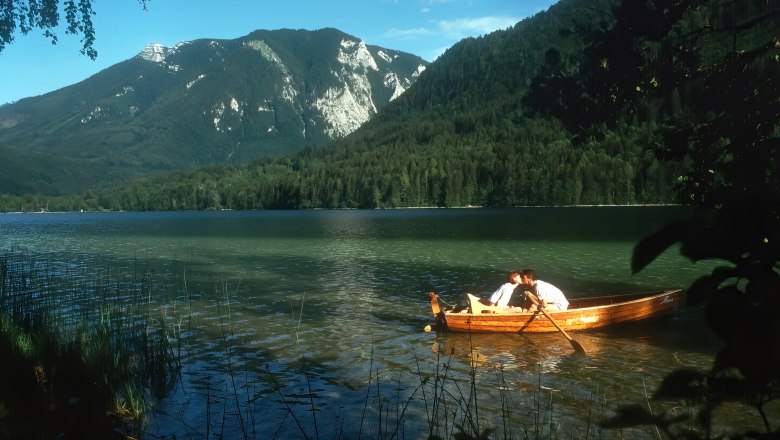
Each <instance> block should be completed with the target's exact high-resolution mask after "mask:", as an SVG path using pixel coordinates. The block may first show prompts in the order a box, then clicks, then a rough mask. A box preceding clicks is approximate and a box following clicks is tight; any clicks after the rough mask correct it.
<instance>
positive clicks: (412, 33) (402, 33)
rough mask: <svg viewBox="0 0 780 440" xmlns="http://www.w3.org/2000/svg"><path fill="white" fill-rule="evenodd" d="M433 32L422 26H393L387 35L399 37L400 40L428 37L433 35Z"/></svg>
mask: <svg viewBox="0 0 780 440" xmlns="http://www.w3.org/2000/svg"><path fill="white" fill-rule="evenodd" d="M432 34H433V32H431V31H430V30H429V29H427V28H424V27H421V28H415V29H398V28H393V29H390V30H388V31H387V32H385V34H384V35H385V36H386V37H390V38H398V39H400V40H414V39H416V38H419V37H427V36H430V35H432Z"/></svg>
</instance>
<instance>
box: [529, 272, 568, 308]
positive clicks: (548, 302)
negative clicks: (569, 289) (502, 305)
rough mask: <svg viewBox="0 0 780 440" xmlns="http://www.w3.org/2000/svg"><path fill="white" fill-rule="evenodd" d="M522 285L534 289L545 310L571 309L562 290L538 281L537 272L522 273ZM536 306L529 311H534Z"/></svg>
mask: <svg viewBox="0 0 780 440" xmlns="http://www.w3.org/2000/svg"><path fill="white" fill-rule="evenodd" d="M520 274H521V275H520V278H521V280H522V283H523V284H525V285H529V286H531V287H533V290H534V291H535V293H536V297H537V298H539V301H541V303H542V307H543V308H544V309H545V310H566V309H568V308H569V301H568V300H567V299H566V296H564V294H563V292H561V289H559V288H557V287H555V286H553V285H552V284H550V283H548V282H545V281H542V280H537V279H536V271H534V270H533V269H525V270H523V271H521V272H520ZM534 309H535V306H534V307H532V308H530V309H529V310H534Z"/></svg>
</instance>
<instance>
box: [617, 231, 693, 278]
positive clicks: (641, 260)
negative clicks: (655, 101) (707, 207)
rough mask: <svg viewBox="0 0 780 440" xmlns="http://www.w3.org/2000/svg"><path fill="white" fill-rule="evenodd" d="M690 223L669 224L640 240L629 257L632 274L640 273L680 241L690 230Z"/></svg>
mask: <svg viewBox="0 0 780 440" xmlns="http://www.w3.org/2000/svg"><path fill="white" fill-rule="evenodd" d="M691 223H692V221H691V220H682V221H679V222H675V223H670V224H668V225H666V226H664V227H663V228H661V229H660V230H658V231H656V232H654V233H652V234H650V235H648V236H647V237H645V238H643V239H642V240H640V241H639V243H638V244H637V245H636V246H635V247H634V253H633V255H632V257H631V272H632V274H637V273H639V272H641V271H642V269H644V268H645V267H647V265H648V264H650V263H652V262H653V260H655V259H656V258H657V257H658V256H659V255H661V254H662V253H664V251H666V250H667V249H669V247H670V246H672V245H674V244H675V243H678V242H680V241H682V240H683V239H684V238H685V237H686V235H687V233H688V231H689V230H690V229H691Z"/></svg>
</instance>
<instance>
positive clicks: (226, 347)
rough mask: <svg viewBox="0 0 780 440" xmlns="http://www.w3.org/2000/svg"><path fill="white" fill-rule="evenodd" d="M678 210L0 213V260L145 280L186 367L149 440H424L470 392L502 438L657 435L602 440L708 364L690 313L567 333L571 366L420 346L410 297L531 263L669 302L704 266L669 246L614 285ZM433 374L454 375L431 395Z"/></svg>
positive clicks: (494, 345) (535, 354)
mask: <svg viewBox="0 0 780 440" xmlns="http://www.w3.org/2000/svg"><path fill="white" fill-rule="evenodd" d="M685 214H686V210H685V209H684V208H680V207H582V208H517V209H495V210H493V209H409V210H386V211H374V210H372V211H268V212H265V211H261V212H174V213H167V212H163V213H68V214H6V215H0V237H2V242H0V250H2V251H3V252H9V251H13V252H22V253H25V254H29V255H31V256H34V257H36V258H38V257H40V259H41V260H42V261H47V268H48V269H47V270H49V271H51V272H53V273H66V274H70V276H74V277H84V278H87V279H91V280H96V282H93V283H92V284H91V285H95V284H100V283H101V282H102V281H101V280H103V279H106V278H108V277H109V276H110V274H112V273H124V272H133V273H136V274H141V275H140V276H139V278H143V279H145V280H147V282H148V285H149V287H148V289H146V290H148V292H146V291H145V296H146V297H144V298H143V299H142V300H141V301H143V302H144V303H146V304H147V305H149V306H150V308H151V307H153V308H154V309H155V310H157V311H159V312H160V314H159V315H155V316H163V318H162V319H165V320H168V322H169V325H170V326H171V328H173V329H175V330H176V332H175V339H176V341H175V343H174V345H175V346H177V347H179V349H180V350H181V356H182V365H183V370H182V375H181V380H180V381H179V382H177V383H176V385H175V386H174V387H172V389H171V390H170V391H169V392H168V394H167V395H166V396H164V397H162V398H160V400H159V401H157V402H156V406H155V410H154V412H153V414H152V416H151V418H150V421H149V424H148V425H147V426H146V427H145V428H144V430H145V437H146V438H160V437H162V436H166V438H170V437H172V436H174V435H175V436H176V438H179V439H183V438H204V437H206V436H209V437H215V436H218V435H223V436H224V437H225V438H263V439H265V438H393V437H395V438H414V439H418V438H425V437H427V434H428V432H429V431H428V430H429V426H430V424H431V422H430V421H429V419H430V418H431V414H432V412H433V411H434V409H433V408H432V407H433V404H434V403H436V402H445V401H446V402H447V404H448V405H450V406H449V407H447V410H446V412H445V413H449V414H450V415H449V416H448V417H454V416H453V414H455V413H456V412H457V411H456V410H457V409H458V406H457V404H456V403H454V402H456V401H457V400H458V398H460V397H463V398H465V399H468V397H469V396H474V397H476V403H477V409H476V410H474V411H475V412H476V414H477V415H478V416H479V423H480V426H481V427H488V426H490V427H494V428H496V429H497V432H498V433H499V434H500V435H499V438H504V434H506V435H507V436H508V437H511V438H524V436H525V434H526V433H528V434H529V437H530V438H549V437H563V438H585V437H589V438H613V437H614V438H618V437H620V436H621V435H622V436H626V435H627V432H631V434H630V435H628V437H626V438H655V436H656V433H655V431H654V429H651V428H638V429H635V430H627V431H623V432H617V431H608V430H602V429H601V428H598V427H597V426H595V421H597V420H599V419H600V418H603V417H606V416H609V415H611V414H612V411H614V409H615V408H616V407H617V405H619V404H625V403H638V404H641V405H646V404H647V402H646V397H647V396H648V395H649V394H651V393H652V391H653V390H654V389H655V387H656V386H657V384H658V383H659V381H660V379H661V378H662V377H663V375H664V374H666V373H668V372H670V371H671V370H672V369H675V368H680V367H694V368H709V366H710V365H711V362H712V358H713V353H714V352H715V350H716V347H717V341H716V340H714V339H713V338H712V336H711V335H710V333H709V331H708V329H707V328H706V325H704V324H703V321H702V319H701V316H700V311H699V310H697V309H693V308H688V307H685V306H683V307H682V308H681V309H680V310H678V311H677V312H676V313H675V314H674V315H673V316H671V317H669V318H666V319H663V320H661V321H657V322H652V323H648V324H638V325H634V326H629V327H621V328H619V329H618V330H610V331H599V332H586V333H575V334H574V335H573V336H574V337H575V339H577V340H578V341H579V342H580V343H581V344H582V345H583V346H585V348H586V350H587V351H588V355H587V356H579V355H576V354H574V353H573V351H572V349H571V345H570V344H569V343H568V341H567V340H566V339H564V338H563V336H561V335H560V334H549V335H529V336H525V335H520V334H500V335H496V334H494V335H471V336H470V335H464V334H446V333H441V334H437V333H436V332H425V331H424V330H423V329H424V327H425V326H426V325H427V324H432V322H433V319H432V316H431V310H430V306H429V303H428V298H427V295H426V292H427V291H429V290H436V291H437V292H439V294H440V295H441V297H442V299H444V300H445V301H446V302H448V303H460V302H462V299H463V295H464V293H465V292H471V293H475V294H480V295H484V296H487V295H489V294H490V293H491V292H492V291H493V290H494V289H496V288H497V287H498V286H499V285H500V284H502V283H503V282H504V279H505V274H506V273H507V271H509V270H513V269H522V268H527V267H531V268H535V269H536V270H537V273H538V274H539V278H540V279H543V280H546V281H549V282H552V283H553V284H556V285H558V286H559V287H561V288H562V289H563V290H564V292H565V293H566V294H567V295H568V296H570V297H576V296H580V295H590V294H595V293H598V294H609V293H620V292H625V291H646V290H655V289H660V288H673V287H680V288H685V287H687V286H688V285H689V284H690V283H691V282H692V281H693V280H695V279H696V278H698V277H699V276H701V275H703V274H705V273H708V272H709V271H710V270H711V269H712V267H713V266H712V265H703V264H696V265H694V264H692V263H690V262H689V261H687V260H686V259H684V258H682V257H681V256H680V255H679V252H678V251H677V250H675V249H672V250H670V251H669V252H667V253H666V254H664V255H662V256H661V257H660V258H659V259H658V260H657V261H655V262H654V263H653V264H652V265H651V266H650V267H648V268H647V269H646V270H644V271H643V272H641V273H639V274H637V275H633V276H632V275H631V272H630V257H631V252H632V249H633V246H634V245H635V243H636V242H637V241H638V240H639V239H640V238H641V237H642V236H644V235H646V234H648V233H650V232H652V231H654V230H656V229H657V228H658V227H660V226H661V225H663V224H665V223H666V222H668V221H671V220H673V219H677V218H681V217H683V216H685ZM85 285H90V284H89V283H85ZM123 292H124V290H123V289H121V288H115V289H114V290H113V291H111V292H108V293H106V292H98V291H95V292H92V293H91V295H93V296H100V295H102V299H101V300H100V301H91V299H90V298H86V299H81V300H78V301H79V302H81V301H83V304H67V303H66V302H67V301H66V300H65V299H60V300H57V301H53V302H51V301H52V300H50V304H57V306H58V307H60V308H61V310H63V311H64V312H63V313H78V314H81V316H88V315H89V312H88V310H89V309H90V308H98V307H105V302H106V299H108V300H109V301H110V302H112V303H113V304H119V305H121V304H130V303H133V302H134V301H135V302H138V301H139V300H138V299H137V298H136V299H133V298H127V297H126V294H125V293H123ZM135 294H137V292H136V293H135ZM85 310H86V311H85ZM472 367H474V368H473V369H472ZM436 374H439V375H445V376H446V377H447V378H448V380H449V381H450V382H449V383H448V384H447V387H448V388H447V392H446V394H445V395H444V396H440V397H439V398H437V397H436V396H435V395H433V393H435V392H436V390H439V388H436V386H435V385H434V381H433V377H434V375H436ZM472 381H473V383H474V387H473V388H471V382H472ZM453 384H456V385H457V386H453ZM442 389H443V388H442ZM659 405H660V404H659ZM659 408H660V407H659ZM742 419H744V421H742V422H740V423H745V424H752V423H754V422H755V420H753V419H750V418H745V417H742ZM399 420H400V421H401V422H400V423H398V421H399ZM448 423H452V420H449V421H446V420H445V421H439V424H440V426H441V428H440V429H442V430H444V429H450V430H451V427H450V428H448V426H451V425H448ZM455 423H460V421H458V420H455ZM438 434H439V435H441V436H442V437H444V438H447V437H448V436H449V434H450V431H438Z"/></svg>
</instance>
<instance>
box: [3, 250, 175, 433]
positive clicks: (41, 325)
mask: <svg viewBox="0 0 780 440" xmlns="http://www.w3.org/2000/svg"><path fill="white" fill-rule="evenodd" d="M50 270H54V271H55V272H56V273H51V272H48V271H50ZM69 277H70V278H69ZM135 284H136V285H139V286H141V285H142V284H143V283H135ZM100 287H106V286H105V285H103V286H100V284H98V283H96V284H95V285H92V286H87V285H86V284H85V281H84V279H82V277H77V276H75V275H74V272H70V273H69V272H67V271H62V270H59V269H55V268H54V265H53V264H52V263H50V262H45V263H41V262H40V261H33V260H32V259H30V258H29V257H28V256H26V255H24V254H22V253H9V254H6V255H2V256H0V359H3V362H1V363H0V365H2V366H1V367H0V437H3V438H6V437H8V438H85V436H87V435H90V436H98V437H99V438H124V437H126V435H127V434H123V433H126V432H133V431H136V430H138V428H139V425H140V424H142V423H143V421H144V418H145V416H146V411H147V409H148V406H149V402H150V401H151V400H153V395H154V394H155V393H158V394H159V392H161V391H160V390H162V389H164V388H165V387H166V386H168V384H170V383H171V381H173V380H175V378H176V377H177V375H178V371H179V365H178V357H177V356H176V354H175V353H174V348H173V346H172V345H171V339H172V338H171V337H170V336H171V333H172V332H173V329H170V328H167V327H166V325H165V319H156V317H155V316H154V315H153V313H152V311H151V310H147V315H146V316H145V317H144V318H143V319H139V318H138V316H137V315H136V314H134V313H127V309H122V308H120V307H119V306H117V305H115V304H111V303H110V302H101V303H98V302H97V300H96V302H95V303H94V304H91V305H89V304H83V302H81V303H79V301H80V300H81V299H82V296H84V292H80V291H79V289H85V288H86V289H87V290H92V291H94V290H99V288H100ZM139 297H140V295H139ZM70 300H72V301H73V302H74V303H75V304H78V305H79V307H82V306H84V309H83V311H82V312H81V319H80V320H74V319H73V318H68V317H65V316H63V315H61V314H60V312H61V311H60V310H59V309H60V308H62V307H63V305H64V304H67V303H68V301H70ZM141 306H142V304H136V305H134V307H136V308H141ZM64 307H65V308H66V309H68V308H71V307H75V306H74V304H70V305H65V306H64Z"/></svg>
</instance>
